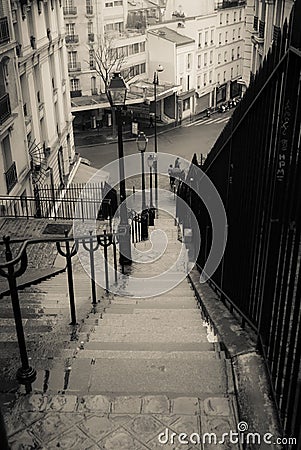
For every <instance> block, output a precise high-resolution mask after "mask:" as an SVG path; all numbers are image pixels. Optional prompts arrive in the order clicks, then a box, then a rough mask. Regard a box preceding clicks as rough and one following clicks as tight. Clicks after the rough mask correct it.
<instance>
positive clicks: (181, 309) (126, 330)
mask: <svg viewBox="0 0 301 450" xmlns="http://www.w3.org/2000/svg"><path fill="white" fill-rule="evenodd" d="M164 202H165V205H164V209H165V211H168V212H160V213H159V219H158V220H156V223H155V227H154V228H153V230H152V231H155V230H158V229H160V230H161V231H162V232H163V233H165V235H166V237H167V239H168V246H167V249H166V251H165V252H164V253H163V254H162V255H160V254H157V253H156V251H157V250H158V249H156V248H155V250H156V251H155V254H153V255H151V258H154V257H155V259H156V262H152V259H151V261H149V260H148V259H147V260H146V258H145V251H146V250H148V251H149V250H150V252H152V249H151V248H150V245H149V243H148V242H141V243H138V244H136V250H137V254H136V256H135V257H136V261H135V262H134V263H133V265H132V267H131V268H130V269H128V274H127V275H130V276H127V275H126V274H125V275H124V276H123V275H122V274H120V275H119V278H118V283H117V286H115V288H114V294H112V293H111V294H109V295H106V294H105V292H104V290H103V289H102V288H98V290H97V305H96V306H93V305H91V284H90V280H89V277H88V275H87V274H86V272H85V270H84V269H83V267H82V265H81V263H80V261H79V260H77V262H76V264H75V268H74V274H75V277H74V279H75V294H76V306H77V321H78V325H76V326H70V325H68V323H69V321H70V317H69V306H68V294H67V285H66V274H60V275H58V276H56V277H55V278H53V279H52V280H48V281H45V282H43V283H41V284H39V285H38V286H35V287H30V288H26V289H25V290H24V292H23V293H22V294H20V295H23V301H22V305H23V306H22V308H23V311H24V320H27V321H28V322H26V324H30V323H31V326H32V327H33V335H32V336H31V335H30V333H28V334H27V339H28V340H29V341H30V337H32V342H39V345H38V346H37V347H36V349H34V348H33V346H32V347H31V346H30V345H29V354H30V358H31V360H30V361H31V364H32V366H33V367H35V368H36V369H37V379H36V381H35V382H34V383H33V385H32V392H31V394H25V393H24V388H23V387H21V388H19V389H16V387H15V386H11V387H10V388H9V387H7V389H3V388H2V395H1V400H2V401H1V403H2V406H1V407H2V410H3V412H4V413H5V421H6V426H7V431H8V435H9V442H10V445H11V449H12V450H15V449H47V450H48V449H49V450H50V449H57V448H65V449H71V448H72V449H73V450H77V449H78V450H84V449H103V450H118V449H121V450H142V449H149V450H152V449H166V450H171V449H173V450H177V449H181V448H186V449H191V448H197V449H204V450H205V449H207V448H212V447H214V448H217V449H222V448H223V449H224V448H229V449H230V448H231V449H236V448H238V446H237V445H234V444H230V443H222V444H221V443H220V444H216V445H213V444H209V443H208V441H206V442H205V444H204V445H203V444H201V441H202V439H203V437H204V435H205V434H206V433H216V435H217V436H218V437H221V436H222V433H228V432H229V431H230V430H236V426H237V425H236V424H237V421H238V419H237V417H238V414H237V405H236V396H235V390H234V384H233V378H232V369H231V363H230V361H229V360H228V359H227V358H226V357H225V354H224V352H223V351H222V349H221V346H220V344H219V342H217V339H216V337H215V336H214V335H213V333H212V330H211V329H210V327H209V326H208V324H207V323H206V322H205V321H204V320H203V317H202V312H201V311H200V309H199V307H198V303H197V300H196V298H195V296H194V291H193V290H192V288H191V285H190V284H189V283H188V281H187V279H186V277H185V270H184V268H185V267H187V264H188V261H187V260H186V262H185V255H186V254H185V252H184V251H183V247H182V244H181V242H180V241H178V239H177V237H178V229H177V227H175V225H174V220H173V218H171V217H170V215H169V213H172V212H173V211H172V209H173V208H174V203H173V202H174V200H173V196H168V195H167V197H166V199H165V200H164ZM168 205H169V206H170V210H168V208H167V206H168ZM160 242H161V241H160ZM179 255H182V256H181V258H182V259H181V258H179V263H178V264H174V265H173V264H171V263H172V262H174V261H175V260H177V258H178V257H179ZM186 257H187V255H186ZM171 267H172V270H171V271H169V269H170V268H171ZM162 274H165V277H163V278H157V277H160V276H161V275H162ZM147 279H149V280H147ZM137 280H138V281H137ZM170 281H171V282H172V286H171V288H170V284H169V283H170ZM149 285H150V286H152V285H153V288H154V287H155V286H156V289H157V291H156V292H157V295H156V296H152V295H148V288H149ZM143 288H144V295H142V294H143ZM153 290H154V289H153ZM6 308H8V310H9V306H8V304H7V305H6ZM26 311H27V315H26ZM8 316H9V314H8ZM1 317H3V316H2V315H1ZM10 317H11V316H10ZM1 320H2V325H5V323H4V322H3V320H4V318H2V319H1ZM29 321H31V322H29ZM8 325H9V326H11V325H12V324H11V323H10V322H9V323H8V322H7V323H6V326H8ZM38 326H40V327H42V328H38ZM1 330H2V331H3V332H4V329H3V328H2V327H1ZM8 336H11V338H10V339H11V341H12V342H13V344H14V346H15V349H16V338H15V337H14V334H13V328H12V329H10V331H9V332H8V333H7V334H6V335H5V333H4V334H3V335H2V334H1V333H0V341H1V342H2V343H3V347H4V346H5V345H4V343H5V342H7V341H8V340H9V339H8ZM8 355H9V352H8V353H7V356H8ZM16 357H17V352H16ZM16 367H18V366H17V359H16V360H15V362H14V364H13V365H12V366H11V372H10V375H12V373H13V371H14V369H15V368H16ZM4 391H5V392H4ZM180 433H185V434H186V437H185V438H184V437H183V436H182V438H181V439H182V440H183V439H184V440H185V441H187V442H185V443H183V442H180V441H179V436H180ZM207 439H208V436H207Z"/></svg>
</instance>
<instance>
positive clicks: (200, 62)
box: [198, 55, 202, 69]
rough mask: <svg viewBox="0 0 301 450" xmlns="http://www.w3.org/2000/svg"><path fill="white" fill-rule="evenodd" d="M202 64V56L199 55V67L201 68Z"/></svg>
mask: <svg viewBox="0 0 301 450" xmlns="http://www.w3.org/2000/svg"><path fill="white" fill-rule="evenodd" d="M201 66H202V56H201V55H198V69H200V68H201Z"/></svg>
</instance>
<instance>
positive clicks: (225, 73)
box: [224, 70, 226, 81]
mask: <svg viewBox="0 0 301 450" xmlns="http://www.w3.org/2000/svg"><path fill="white" fill-rule="evenodd" d="M224 81H226V71H225V70H224Z"/></svg>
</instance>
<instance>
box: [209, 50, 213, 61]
mask: <svg viewBox="0 0 301 450" xmlns="http://www.w3.org/2000/svg"><path fill="white" fill-rule="evenodd" d="M209 62H210V64H212V63H213V50H211V51H210V61H209Z"/></svg>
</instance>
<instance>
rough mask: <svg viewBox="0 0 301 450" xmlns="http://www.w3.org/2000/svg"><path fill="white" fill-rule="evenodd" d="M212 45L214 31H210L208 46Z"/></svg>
mask: <svg viewBox="0 0 301 450" xmlns="http://www.w3.org/2000/svg"><path fill="white" fill-rule="evenodd" d="M213 43H214V30H211V31H210V44H213Z"/></svg>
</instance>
